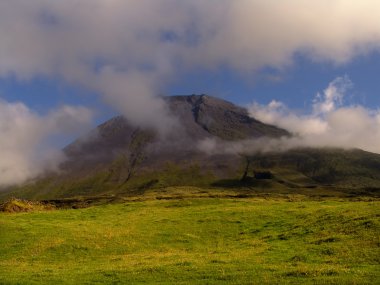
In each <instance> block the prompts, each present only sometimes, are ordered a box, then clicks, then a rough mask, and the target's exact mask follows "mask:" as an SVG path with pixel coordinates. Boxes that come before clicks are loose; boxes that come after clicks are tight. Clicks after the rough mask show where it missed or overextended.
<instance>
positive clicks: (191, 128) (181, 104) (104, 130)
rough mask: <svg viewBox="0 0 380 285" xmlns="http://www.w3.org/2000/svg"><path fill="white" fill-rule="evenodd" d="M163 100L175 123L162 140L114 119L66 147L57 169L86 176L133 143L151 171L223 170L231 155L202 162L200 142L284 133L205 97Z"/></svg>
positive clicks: (153, 134) (237, 108) (233, 107)
mask: <svg viewBox="0 0 380 285" xmlns="http://www.w3.org/2000/svg"><path fill="white" fill-rule="evenodd" d="M165 101H166V102H167V104H168V107H169V110H170V112H171V113H172V115H173V116H174V117H175V118H177V120H178V121H179V123H180V124H179V125H180V127H179V128H178V129H176V130H173V132H172V133H171V134H170V135H169V136H168V137H166V138H165V139H162V138H159V137H158V136H157V135H156V134H155V132H154V131H153V130H147V129H141V128H138V127H135V126H133V125H131V124H130V123H129V122H128V121H127V120H126V119H125V118H124V117H122V116H117V117H114V118H112V119H110V120H108V121H107V122H105V123H103V124H101V125H99V126H98V127H97V128H96V129H95V130H93V131H91V132H90V133H89V134H88V135H86V136H84V137H82V138H79V139H78V140H76V141H75V142H73V143H72V144H70V145H68V146H67V147H66V148H65V149H64V151H65V153H66V154H67V156H68V157H69V160H68V161H67V162H66V163H65V164H64V165H63V168H64V169H65V170H67V171H75V172H78V171H79V173H80V172H83V171H84V172H91V171H93V170H94V169H98V168H102V167H104V166H107V165H108V164H109V163H111V162H112V161H114V160H115V159H116V158H117V157H118V156H120V155H122V154H125V153H126V152H133V151H136V149H134V148H136V144H137V145H138V146H139V147H140V148H141V146H142V145H143V146H144V156H145V157H144V165H145V167H150V168H153V169H155V168H159V167H160V166H161V165H162V164H164V163H167V162H173V163H189V162H196V163H198V164H201V165H205V164H207V166H208V167H211V168H215V167H218V168H220V167H221V168H223V165H222V166H221V164H226V165H227V164H230V163H231V160H233V158H232V157H231V155H229V156H228V155H225V156H223V155H222V156H220V155H219V156H213V157H212V158H210V157H207V158H206V156H205V154H204V153H201V152H199V151H198V150H197V147H196V145H197V143H198V142H199V141H200V140H202V139H205V138H216V139H220V140H226V141H236V140H241V139H249V138H259V137H263V136H266V137H281V136H287V135H289V133H288V132H287V131H285V130H283V129H280V128H277V127H275V126H271V125H267V124H264V123H262V122H260V121H257V120H255V119H253V118H251V117H249V116H248V112H247V110H246V109H244V108H242V107H239V106H236V105H234V104H232V103H230V102H227V101H224V100H221V99H218V98H214V97H211V96H207V95H190V96H171V97H166V98H165ZM235 160H236V158H235ZM213 164H215V165H214V166H215V167H212V165H213Z"/></svg>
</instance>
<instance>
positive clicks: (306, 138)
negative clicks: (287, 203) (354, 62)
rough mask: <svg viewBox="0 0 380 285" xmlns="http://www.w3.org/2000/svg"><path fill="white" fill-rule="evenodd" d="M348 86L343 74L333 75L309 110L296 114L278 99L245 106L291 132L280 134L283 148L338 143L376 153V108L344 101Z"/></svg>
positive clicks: (379, 138)
mask: <svg viewBox="0 0 380 285" xmlns="http://www.w3.org/2000/svg"><path fill="white" fill-rule="evenodd" d="M351 88H353V83H352V82H351V80H350V79H349V78H348V77H347V76H344V77H338V78H336V79H335V80H333V81H332V82H331V83H330V84H329V85H328V87H327V88H326V89H325V90H324V91H323V92H322V93H318V94H317V95H316V96H315V99H314V101H313V104H312V112H311V113H310V114H301V115H299V114H296V113H295V112H293V111H292V110H289V109H288V108H287V107H286V106H285V105H284V104H283V103H281V102H278V101H272V102H270V103H269V104H268V105H260V104H257V103H254V104H252V105H251V106H249V108H248V109H249V112H250V114H251V115H252V116H253V117H255V118H256V119H258V120H261V121H262V122H264V123H268V124H273V125H276V126H280V127H282V128H285V129H287V130H288V131H290V132H292V133H293V134H294V137H292V138H286V139H285V138H283V140H282V142H281V144H283V145H284V146H285V147H286V148H291V147H299V146H310V147H342V148H360V149H363V150H367V151H371V152H376V153H380V144H379V142H380V110H379V109H375V110H371V109H368V108H365V107H363V106H360V105H346V104H344V101H345V98H346V97H347V92H349V90H350V89H351ZM279 147H280V146H279Z"/></svg>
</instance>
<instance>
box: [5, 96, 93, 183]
mask: <svg viewBox="0 0 380 285" xmlns="http://www.w3.org/2000/svg"><path fill="white" fill-rule="evenodd" d="M91 119H92V115H91V112H90V111H89V110H88V109H86V108H83V107H72V106H63V107H61V108H60V109H58V110H56V112H51V113H50V114H48V115H46V116H40V115H38V114H36V113H35V112H33V111H32V110H30V109H29V108H28V107H27V106H25V105H24V104H22V103H8V102H5V101H2V100H0V134H1V139H0V187H1V186H9V185H13V184H17V183H22V182H24V181H26V180H28V179H30V178H33V177H35V176H37V175H39V174H41V173H43V172H44V171H45V170H49V171H54V170H56V168H57V166H58V164H59V163H60V162H61V161H62V160H63V159H64V157H63V153H61V151H60V150H57V149H55V148H54V147H53V146H51V145H49V144H48V143H47V140H48V139H49V138H51V137H52V136H54V134H62V133H68V134H72V133H77V132H81V131H83V129H84V128H85V127H86V126H88V125H89V123H90V121H91Z"/></svg>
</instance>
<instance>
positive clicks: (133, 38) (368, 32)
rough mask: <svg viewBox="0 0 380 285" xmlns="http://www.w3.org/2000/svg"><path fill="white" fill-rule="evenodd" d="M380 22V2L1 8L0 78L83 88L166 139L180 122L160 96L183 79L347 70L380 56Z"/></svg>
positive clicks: (142, 0)
mask: <svg viewBox="0 0 380 285" xmlns="http://www.w3.org/2000/svg"><path fill="white" fill-rule="evenodd" d="M378 19H380V2H379V1H377V0H361V1H357V0H347V1H341V0H321V1H307V0H286V1H275V0H267V1H261V0H234V1H229V0H209V1H203V0H181V1H178V0H155V1H151V0H139V1H128V0H127V1H126V0H109V1H104V0H80V1H78V0H65V1H49V0H33V1H26V0H12V1H1V2H0V38H1V43H0V76H1V77H7V76H9V75H13V76H16V78H19V79H31V78H34V77H36V76H46V77H58V78H60V79H62V80H66V81H68V82H73V83H75V84H82V85H83V86H86V87H88V88H90V89H93V90H95V91H98V92H99V93H101V94H102V96H103V97H104V100H105V102H106V103H108V104H110V105H111V106H113V107H114V108H115V109H116V110H118V111H120V112H121V113H123V114H124V115H125V116H126V117H127V118H128V119H130V120H131V121H132V122H134V123H136V124H140V125H144V126H151V127H155V128H158V129H159V130H161V131H164V129H165V127H163V126H165V125H166V124H168V125H169V127H171V126H172V125H175V124H174V123H170V121H173V120H172V118H170V116H169V115H168V112H167V110H166V108H165V106H164V104H163V102H162V100H160V99H159V98H157V97H156V95H157V94H159V93H160V91H164V90H165V86H166V85H167V84H168V83H170V82H171V81H173V80H175V79H176V77H177V76H178V75H180V74H181V73H183V72H186V71H187V70H194V69H198V68H202V69H209V70H213V69H217V68H220V67H221V66H224V67H226V66H227V67H229V68H231V69H233V70H235V71H236V72H241V73H245V72H247V71H249V72H251V71H255V70H256V71H258V70H260V69H261V68H263V67H273V68H277V69H282V68H286V67H287V66H288V65H291V64H292V61H293V58H294V56H295V55H296V54H304V55H305V56H308V57H310V58H312V59H313V60H315V61H330V62H333V63H337V64H340V63H344V62H347V61H349V60H351V59H352V58H353V57H354V56H357V55H361V54H366V53H369V52H371V51H374V50H377V51H378V50H379V49H380V21H379V20H378ZM142 113H143V114H144V116H143V115H141V114H142ZM161 121H162V122H161Z"/></svg>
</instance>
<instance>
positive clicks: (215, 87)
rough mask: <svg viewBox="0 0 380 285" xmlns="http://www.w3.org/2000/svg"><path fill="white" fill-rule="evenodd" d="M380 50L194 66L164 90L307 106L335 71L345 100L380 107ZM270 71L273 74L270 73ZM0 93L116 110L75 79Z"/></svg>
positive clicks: (5, 86)
mask: <svg viewBox="0 0 380 285" xmlns="http://www.w3.org/2000/svg"><path fill="white" fill-rule="evenodd" d="M379 74H380V53H378V52H373V53H371V54H369V55H365V56H360V57H357V58H355V59H353V60H352V61H350V62H348V63H345V64H341V65H335V64H332V63H315V62H312V61H310V60H308V59H305V58H302V57H299V58H297V59H296V60H295V62H294V63H293V64H292V66H290V67H289V68H287V69H286V70H285V71H275V70H269V71H268V70H267V71H265V70H264V71H263V72H262V73H257V72H252V73H251V74H250V75H242V76H241V75H237V74H234V71H233V70H231V69H228V68H224V69H221V70H218V71H217V72H215V71H207V70H203V71H202V70H201V71H200V70H194V71H192V72H189V73H187V74H185V75H184V76H182V78H179V79H178V80H176V82H174V83H172V84H170V85H169V86H167V87H166V88H165V89H164V90H163V93H164V94H165V95H178V94H179V95H188V94H210V95H213V96H217V97H220V98H223V99H225V100H228V101H231V102H234V103H236V104H239V105H242V106H245V105H247V104H250V103H252V102H258V103H260V104H267V103H269V102H270V101H271V100H278V101H281V102H284V103H285V104H286V105H287V106H288V107H289V108H292V109H296V110H298V111H299V112H303V111H305V112H308V111H309V108H310V107H311V105H312V100H313V98H314V96H315V95H316V94H317V92H321V91H323V89H324V88H326V86H327V84H328V83H329V82H330V81H332V80H333V79H334V78H336V77H338V76H343V75H347V76H348V77H349V78H350V79H351V81H352V82H353V84H354V88H353V89H352V90H351V92H350V96H349V98H346V101H345V102H344V103H345V104H346V105H352V104H359V105H363V106H366V107H367V108H370V109H378V108H380V83H379ZM271 76H274V77H275V79H272V77H271ZM0 98H3V99H4V100H7V101H9V102H18V101H21V102H23V103H24V104H26V105H27V106H28V107H30V108H31V109H33V110H34V111H36V112H38V113H40V114H46V113H47V112H49V110H51V109H52V108H57V107H59V106H60V105H63V104H69V105H84V106H88V107H89V108H91V109H93V110H95V111H96V116H95V120H94V124H95V125H96V124H98V123H101V122H103V121H104V120H106V119H108V118H110V117H112V116H114V115H116V114H118V112H117V111H116V110H114V108H112V107H111V106H109V105H107V104H105V103H104V102H103V101H102V99H101V98H100V96H99V95H98V94H97V93H96V92H93V91H89V90H87V89H85V88H83V87H81V86H78V85H70V84H68V83H65V82H64V81H62V80H51V79H48V78H37V79H32V80H21V81H20V80H17V79H16V78H14V77H10V78H2V79H0Z"/></svg>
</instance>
